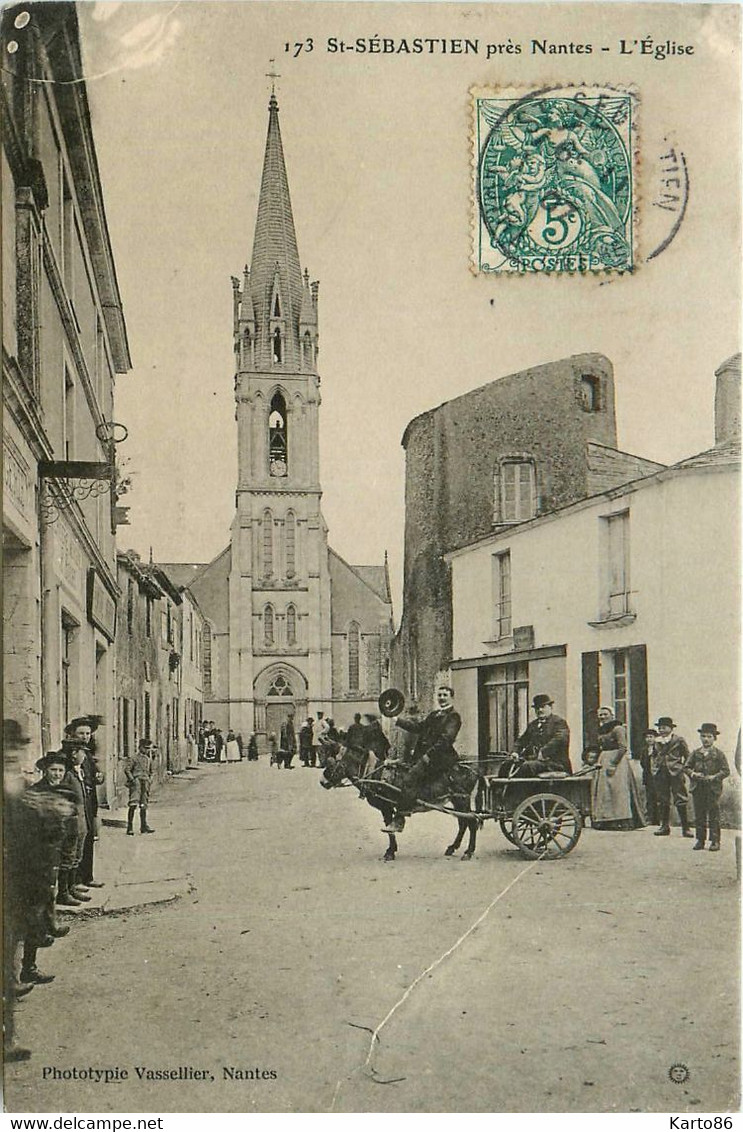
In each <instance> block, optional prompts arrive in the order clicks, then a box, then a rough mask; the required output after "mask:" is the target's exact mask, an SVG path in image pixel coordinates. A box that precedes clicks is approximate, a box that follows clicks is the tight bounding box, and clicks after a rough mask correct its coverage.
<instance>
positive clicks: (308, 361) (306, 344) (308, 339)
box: [302, 330, 312, 369]
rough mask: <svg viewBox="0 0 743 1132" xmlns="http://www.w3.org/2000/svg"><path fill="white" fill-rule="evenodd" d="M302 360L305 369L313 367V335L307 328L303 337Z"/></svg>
mask: <svg viewBox="0 0 743 1132" xmlns="http://www.w3.org/2000/svg"><path fill="white" fill-rule="evenodd" d="M302 361H303V364H304V367H305V369H311V368H312V336H311V335H310V332H309V330H305V332H304V336H303V338H302Z"/></svg>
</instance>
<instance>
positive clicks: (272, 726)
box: [266, 672, 296, 739]
mask: <svg viewBox="0 0 743 1132" xmlns="http://www.w3.org/2000/svg"><path fill="white" fill-rule="evenodd" d="M290 715H293V716H294V717H295V720H296V704H295V702H294V689H293V688H292V686H291V684H290V683H289V681H288V680H287V678H286V676H284V675H283V673H281V672H280V673H279V674H278V676H276V677H275V678H274V680H273V681H272V682H271V684H270V685H269V688H268V691H267V693H266V734H267V735H270V734H271V733H272V732H273V733H274V734H275V735H276V738H277V739H278V737H279V735H280V734H281V727H282V725H283V724H284V723H285V722H286V720H287V719H288V718H289V716H290Z"/></svg>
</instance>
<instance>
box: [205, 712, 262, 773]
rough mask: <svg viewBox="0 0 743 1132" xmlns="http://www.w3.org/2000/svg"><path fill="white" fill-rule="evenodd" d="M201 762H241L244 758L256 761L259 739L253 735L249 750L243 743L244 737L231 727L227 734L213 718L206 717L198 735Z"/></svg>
mask: <svg viewBox="0 0 743 1132" xmlns="http://www.w3.org/2000/svg"><path fill="white" fill-rule="evenodd" d="M196 746H197V749H198V759H199V762H212V763H222V764H224V763H239V762H240V761H241V760H242V759H244V758H245V759H247V760H248V762H255V761H256V760H257V758H258V740H257V739H256V736H255V735H251V736H250V739H249V741H248V746H247V750H246V749H245V746H244V744H243V737H242V735H241V734H240V733H239V732H238V733H237V734H236V733H235V732H234V731H233V730H232V728H229V730H228V731H227V734H226V735H225V734H224V733H223V732H222V728H221V727H217V725H216V723H215V722H214V720H213V719H205V720H202V722H201V723H200V724H199V731H198V735H197V737H196Z"/></svg>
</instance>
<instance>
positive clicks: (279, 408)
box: [268, 393, 289, 477]
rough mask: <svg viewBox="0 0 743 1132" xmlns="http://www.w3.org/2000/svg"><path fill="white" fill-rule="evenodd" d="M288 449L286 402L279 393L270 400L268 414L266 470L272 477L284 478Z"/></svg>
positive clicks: (286, 468) (286, 469)
mask: <svg viewBox="0 0 743 1132" xmlns="http://www.w3.org/2000/svg"><path fill="white" fill-rule="evenodd" d="M288 461H289V449H288V438H287V427H286V401H285V400H284V398H283V397H282V395H281V394H280V393H275V394H274V395H273V397H272V398H271V410H270V412H269V414H268V468H269V471H270V473H271V475H272V476H279V477H281V476H285V475H286V474H287V471H288Z"/></svg>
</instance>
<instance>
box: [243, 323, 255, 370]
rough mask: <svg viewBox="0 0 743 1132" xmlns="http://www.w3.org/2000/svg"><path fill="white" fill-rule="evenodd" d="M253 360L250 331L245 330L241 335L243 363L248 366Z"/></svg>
mask: <svg viewBox="0 0 743 1132" xmlns="http://www.w3.org/2000/svg"><path fill="white" fill-rule="evenodd" d="M252 360H253V340H252V339H251V337H250V331H249V330H246V331H245V333H244V335H243V362H244V363H245V364H246V365H248V364H250V363H252Z"/></svg>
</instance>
